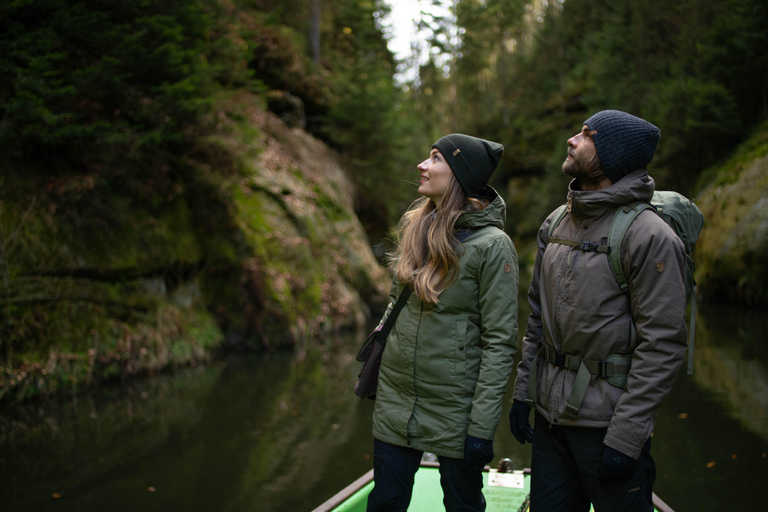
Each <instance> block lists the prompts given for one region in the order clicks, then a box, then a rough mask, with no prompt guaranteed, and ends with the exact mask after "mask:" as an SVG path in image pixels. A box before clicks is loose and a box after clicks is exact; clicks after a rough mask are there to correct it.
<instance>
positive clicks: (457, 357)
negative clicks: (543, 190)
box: [373, 191, 518, 458]
mask: <svg viewBox="0 0 768 512" xmlns="http://www.w3.org/2000/svg"><path fill="white" fill-rule="evenodd" d="M492 194H493V198H492V199H493V200H492V202H491V204H490V205H488V207H487V208H485V209H484V210H481V211H474V212H466V213H463V214H462V215H461V216H460V217H459V219H458V221H457V222H456V227H457V229H468V228H471V229H473V230H476V231H474V232H473V233H472V234H471V235H470V236H469V238H467V239H466V240H465V241H464V242H463V246H459V247H458V249H457V254H458V255H459V275H458V278H457V280H456V282H454V284H453V285H452V286H451V287H450V288H448V289H447V290H445V291H444V292H443V293H442V294H441V295H440V300H439V302H438V304H437V305H436V306H434V307H430V306H429V305H428V304H425V303H423V302H421V301H420V300H419V299H418V297H416V296H415V295H411V297H410V298H409V300H408V303H407V304H406V306H405V307H404V308H403V310H402V311H401V312H400V316H399V317H398V319H397V322H396V323H395V326H394V327H393V329H392V332H391V333H390V335H389V338H388V340H387V345H386V348H385V349H384V354H383V356H382V361H381V370H380V372H379V384H378V390H377V394H376V405H375V409H374V413H373V436H374V437H375V438H376V439H379V440H381V441H384V442H387V443H391V444H394V445H398V446H407V447H411V448H415V449H417V450H422V451H427V452H431V453H434V454H436V455H442V456H446V457H452V458H463V457H464V440H465V439H466V436H467V434H469V435H472V436H475V437H478V438H482V439H489V440H493V438H494V435H495V432H496V426H497V425H498V422H499V416H500V415H501V406H502V398H503V396H504V392H505V390H506V387H507V381H508V379H509V375H510V373H511V371H512V366H513V360H512V356H513V354H514V353H515V352H516V350H517V286H518V262H517V252H516V251H515V247H514V245H513V244H512V241H511V240H510V239H509V237H508V236H507V235H506V233H504V231H503V230H502V229H503V227H504V219H505V216H506V206H505V204H504V200H503V199H502V198H501V196H499V195H498V194H496V192H495V191H492ZM402 288H403V287H402V286H400V285H399V284H398V282H397V280H396V279H395V280H394V281H393V283H392V291H391V292H390V300H391V302H390V306H389V308H388V310H387V312H386V313H385V315H384V318H383V319H382V322H383V321H384V319H386V317H387V316H388V314H389V311H390V310H391V308H392V305H393V303H394V302H395V301H396V300H397V297H398V296H399V294H400V292H401V291H402Z"/></svg>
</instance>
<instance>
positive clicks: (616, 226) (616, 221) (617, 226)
mask: <svg viewBox="0 0 768 512" xmlns="http://www.w3.org/2000/svg"><path fill="white" fill-rule="evenodd" d="M648 209H650V210H654V211H655V209H654V207H653V206H651V205H650V204H649V203H646V202H643V201H635V202H632V203H629V204H626V205H624V206H622V207H621V208H619V209H618V210H616V214H615V215H614V216H613V220H612V221H611V227H610V229H609V230H608V247H610V248H611V250H610V251H609V252H608V262H609V263H610V264H611V271H613V277H615V278H616V282H617V283H618V285H619V288H620V289H621V293H623V294H625V295H628V294H629V283H628V282H627V278H626V276H625V275H624V269H622V268H621V243H622V241H623V240H624V235H625V234H626V233H627V229H629V225H630V224H632V222H633V221H634V220H635V219H636V218H637V216H638V215H640V213H642V211H643V210H648Z"/></svg>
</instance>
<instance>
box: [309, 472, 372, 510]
mask: <svg viewBox="0 0 768 512" xmlns="http://www.w3.org/2000/svg"><path fill="white" fill-rule="evenodd" d="M371 481H373V470H372V469H371V470H370V471H368V472H367V473H366V474H364V475H363V476H361V477H360V478H358V479H357V480H355V481H354V482H352V483H351V484H349V485H348V486H346V487H345V488H344V489H342V490H341V491H339V492H337V493H336V494H334V495H333V496H332V497H331V498H330V499H329V500H328V501H326V502H325V503H323V504H322V505H320V506H319V507H317V508H316V509H314V510H313V511H312V512H330V511H331V510H333V509H334V508H336V507H337V506H339V505H341V504H342V503H344V502H345V501H346V500H347V499H349V497H350V496H352V495H353V494H355V493H356V492H357V491H359V490H360V489H362V488H363V487H365V486H366V485H368V484H369V483H370V482H371Z"/></svg>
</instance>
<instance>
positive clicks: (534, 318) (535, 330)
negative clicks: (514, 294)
mask: <svg viewBox="0 0 768 512" xmlns="http://www.w3.org/2000/svg"><path fill="white" fill-rule="evenodd" d="M551 220H552V216H551V215H550V217H549V218H547V220H545V221H544V224H542V226H541V227H540V228H539V233H538V236H537V237H536V243H537V246H538V250H537V251H536V261H535V263H534V265H533V274H532V275H531V285H530V287H529V288H528V304H529V305H530V307H531V314H530V315H529V316H528V325H527V326H526V328H525V335H524V336H523V342H522V352H523V353H522V355H521V358H520V362H519V363H518V364H517V378H516V379H515V387H514V391H513V393H512V399H513V400H521V401H525V400H527V399H528V379H529V373H530V369H531V364H532V363H533V358H534V357H536V352H537V350H538V345H537V342H538V341H539V340H540V339H541V337H542V323H541V298H540V293H539V284H540V281H539V279H540V277H541V263H542V259H543V257H544V251H545V250H546V249H547V243H546V240H547V231H548V230H549V224H550V222H551Z"/></svg>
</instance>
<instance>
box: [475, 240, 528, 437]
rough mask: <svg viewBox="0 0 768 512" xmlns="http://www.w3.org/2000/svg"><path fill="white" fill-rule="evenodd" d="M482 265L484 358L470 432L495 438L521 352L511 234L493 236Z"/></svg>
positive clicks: (480, 293) (516, 267) (516, 268)
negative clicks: (504, 401)
mask: <svg viewBox="0 0 768 512" xmlns="http://www.w3.org/2000/svg"><path fill="white" fill-rule="evenodd" d="M484 253H485V254H484V257H483V259H482V262H481V264H480V266H479V267H478V276H477V280H478V305H479V308H480V321H481V330H480V336H481V343H482V360H481V362H480V374H479V376H478V381H477V387H476V388H475V395H474V398H473V400H472V411H471V412H470V416H469V420H470V424H469V430H468V432H467V433H468V434H469V435H471V436H475V437H478V438H481V439H489V440H493V438H494V436H495V434H496V427H497V426H498V423H499V417H500V416H501V407H502V400H503V398H504V393H505V392H506V389H507V383H508V382H509V375H510V373H511V371H512V367H513V364H514V361H513V355H514V353H515V352H516V351H517V287H518V281H519V265H518V260H517V251H516V250H515V246H514V245H513V244H512V240H510V239H509V237H508V236H507V235H502V236H498V237H496V238H494V239H493V241H492V242H491V243H490V244H489V246H488V247H487V248H486V249H485V250H484Z"/></svg>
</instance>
